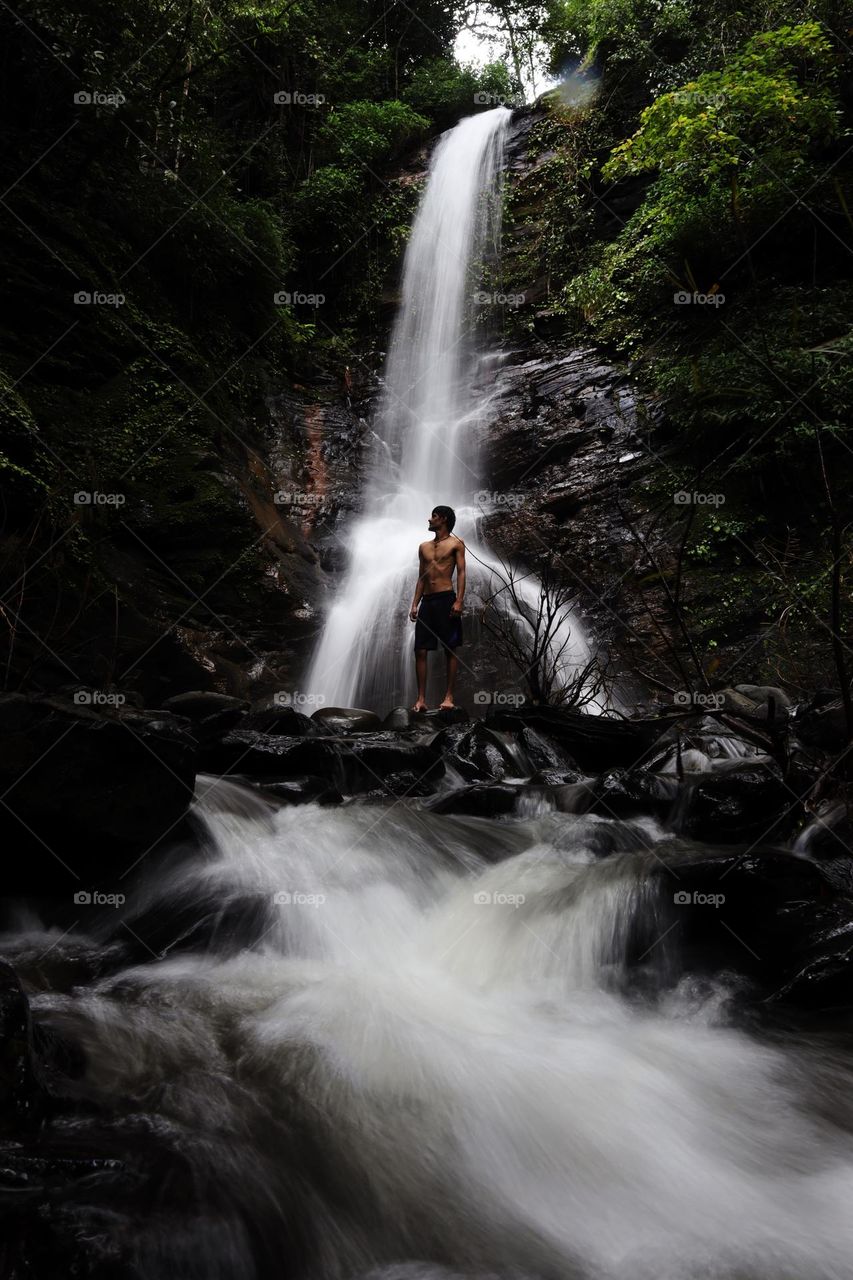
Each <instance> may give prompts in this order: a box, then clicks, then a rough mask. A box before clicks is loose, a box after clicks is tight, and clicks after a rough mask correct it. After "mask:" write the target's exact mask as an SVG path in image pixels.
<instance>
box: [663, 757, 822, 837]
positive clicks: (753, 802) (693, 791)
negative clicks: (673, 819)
mask: <svg viewBox="0 0 853 1280" xmlns="http://www.w3.org/2000/svg"><path fill="white" fill-rule="evenodd" d="M683 805H684V807H683V810H682V812H681V814H680V815H679V827H680V830H681V831H682V832H683V833H684V834H685V835H688V836H691V837H693V839H695V840H708V841H716V842H720V843H723V844H737V843H740V842H746V841H751V840H767V839H770V838H771V837H778V836H779V835H780V834H781V833H783V832H784V831H786V830H790V828H791V827H792V826H793V823H794V820H795V817H794V815H795V814H796V812H797V809H798V803H797V798H796V796H792V795H791V793H790V791H789V789H788V788H787V787H786V786H785V784H784V782H783V781H782V773H781V770H780V769H779V767H778V765H777V764H775V763H774V762H773V761H771V760H756V761H754V762H750V763H743V762H741V761H739V760H734V761H732V762H731V763H730V764H729V763H726V764H722V765H719V766H718V767H717V769H715V770H714V771H713V772H711V773H703V774H700V775H698V777H697V778H696V779H695V781H692V782H691V784H690V785H689V786H688V787H687V788H686V789H685V793H684V800H683Z"/></svg>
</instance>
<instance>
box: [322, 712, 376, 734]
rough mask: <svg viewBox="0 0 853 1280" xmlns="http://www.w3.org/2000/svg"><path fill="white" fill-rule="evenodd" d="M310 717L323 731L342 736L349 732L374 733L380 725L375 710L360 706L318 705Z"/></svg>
mask: <svg viewBox="0 0 853 1280" xmlns="http://www.w3.org/2000/svg"><path fill="white" fill-rule="evenodd" d="M311 719H312V721H313V722H314V724H315V725H317V726H318V727H319V728H320V729H321V730H322V731H323V732H324V733H337V734H340V735H341V736H342V737H345V736H347V735H348V734H351V733H374V732H375V731H376V730H377V729H379V728H381V726H382V721H381V720H380V718H379V716H378V715H377V714H376V712H375V711H365V710H363V709H362V708H361V707H320V709H319V710H318V711H315V712H314V714H313V715H312V717H311Z"/></svg>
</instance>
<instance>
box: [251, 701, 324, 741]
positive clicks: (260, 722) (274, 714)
mask: <svg viewBox="0 0 853 1280" xmlns="http://www.w3.org/2000/svg"><path fill="white" fill-rule="evenodd" d="M240 728H241V729H255V730H256V731H257V732H258V733H272V734H281V735H283V736H284V737H287V738H308V737H311V736H312V735H314V734H316V733H317V732H318V729H317V726H316V725H315V724H314V722H313V721H312V720H311V719H310V718H309V717H308V716H306V715H303V714H302V712H301V711H297V710H296V708H295V707H291V706H288V705H287V703H277V702H273V703H271V704H270V705H269V706H268V707H260V708H257V709H256V710H254V711H253V712H252V713H251V714H250V715H248V716H246V718H245V720H243V722H242V724H241V725H240Z"/></svg>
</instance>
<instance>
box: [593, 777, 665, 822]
mask: <svg viewBox="0 0 853 1280" xmlns="http://www.w3.org/2000/svg"><path fill="white" fill-rule="evenodd" d="M678 791H679V784H678V780H677V778H675V777H673V776H672V775H666V774H657V773H647V772H646V771H645V770H640V769H638V770H633V771H632V770H628V769H611V770H609V771H608V772H607V773H603V774H601V776H600V777H599V778H597V779H596V781H595V782H594V783H593V784H592V788H591V793H590V805H589V808H590V812H592V813H600V814H604V815H605V816H607V815H610V816H613V817H615V816H619V817H622V816H624V815H628V814H633V813H649V814H653V815H655V816H657V817H661V818H663V817H666V815H667V814H668V813H669V812H670V810H671V809H672V806H673V804H674V803H675V800H676V797H677V795H678Z"/></svg>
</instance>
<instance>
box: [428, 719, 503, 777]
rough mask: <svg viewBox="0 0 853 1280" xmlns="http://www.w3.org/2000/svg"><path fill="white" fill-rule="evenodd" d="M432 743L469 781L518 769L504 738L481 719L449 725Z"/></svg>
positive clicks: (501, 774) (497, 775) (448, 762)
mask: <svg viewBox="0 0 853 1280" xmlns="http://www.w3.org/2000/svg"><path fill="white" fill-rule="evenodd" d="M433 747H434V749H435V750H436V751H438V752H440V753H441V755H442V757H443V759H444V760H445V761H446V763H447V764H448V765H449V766H450V767H451V768H453V769H455V770H456V771H457V772H458V773H460V774H461V775H462V777H463V778H465V779H467V780H468V781H469V782H479V781H484V780H486V779H488V778H504V777H506V776H507V775H509V774H516V773H517V772H518V766H517V764H516V761H515V760H514V759H513V756H512V752H511V751H510V749H509V748H508V746H507V744H506V742H504V741H503V740H502V738H501V737H500V735H499V734H497V733H495V732H493V731H492V729H490V728H489V727H488V726H487V725H486V724H485V723H484V722H483V721H482V720H475V721H473V722H472V723H471V724H470V726H469V725H449V726H448V727H447V728H446V729H442V731H441V732H440V733H439V734H437V735H436V737H435V739H434V740H433Z"/></svg>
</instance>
